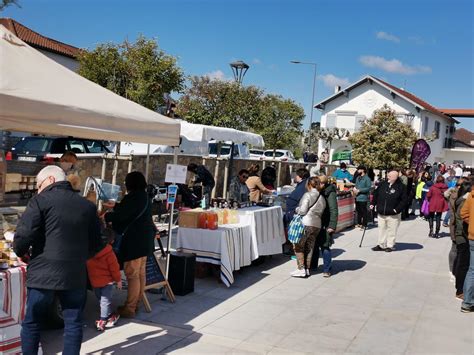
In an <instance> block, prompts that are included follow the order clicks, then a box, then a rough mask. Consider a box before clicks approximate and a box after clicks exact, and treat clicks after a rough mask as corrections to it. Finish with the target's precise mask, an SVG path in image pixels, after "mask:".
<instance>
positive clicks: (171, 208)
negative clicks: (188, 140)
mask: <svg viewBox="0 0 474 355" xmlns="http://www.w3.org/2000/svg"><path fill="white" fill-rule="evenodd" d="M178 149H179V147H174V152H173V164H176V163H177V162H178ZM174 184H175V182H173V185H174ZM173 217H174V203H172V204H171V207H170V222H169V225H168V245H167V248H166V270H165V279H166V280H168V273H169V270H170V255H171V236H172V234H173Z"/></svg>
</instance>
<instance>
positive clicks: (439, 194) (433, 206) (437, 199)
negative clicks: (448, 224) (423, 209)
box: [426, 182, 448, 213]
mask: <svg viewBox="0 0 474 355" xmlns="http://www.w3.org/2000/svg"><path fill="white" fill-rule="evenodd" d="M447 189H448V187H447V186H446V184H444V183H442V182H438V183H436V184H434V185H433V186H431V187H430V190H429V191H428V194H427V195H426V198H427V199H428V201H429V203H430V213H431V212H444V211H447V210H448V202H447V201H446V199H445V198H444V192H445V191H446V190H447Z"/></svg>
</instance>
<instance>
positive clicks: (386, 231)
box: [370, 169, 406, 252]
mask: <svg viewBox="0 0 474 355" xmlns="http://www.w3.org/2000/svg"><path fill="white" fill-rule="evenodd" d="M405 204H406V188H405V185H403V184H402V182H401V181H400V179H399V178H398V171H396V170H393V169H392V170H390V171H389V173H388V174H387V180H386V181H383V182H381V183H380V185H379V186H378V187H377V189H376V190H375V191H374V200H373V202H372V204H371V205H370V209H373V208H374V207H375V208H376V209H377V214H378V217H377V220H378V225H379V240H378V244H377V245H376V246H375V247H373V248H372V250H373V251H386V252H391V251H392V250H393V249H394V246H395V237H396V236H397V231H398V226H399V225H400V220H401V213H402V211H403V209H404V208H405Z"/></svg>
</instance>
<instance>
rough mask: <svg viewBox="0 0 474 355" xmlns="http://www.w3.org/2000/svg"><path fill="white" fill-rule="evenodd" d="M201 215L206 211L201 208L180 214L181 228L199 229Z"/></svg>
mask: <svg viewBox="0 0 474 355" xmlns="http://www.w3.org/2000/svg"><path fill="white" fill-rule="evenodd" d="M201 213H204V211H203V210H202V209H200V208H199V209H198V208H197V209H194V210H188V211H181V212H179V226H180V227H182V228H198V225H199V216H200V215H201Z"/></svg>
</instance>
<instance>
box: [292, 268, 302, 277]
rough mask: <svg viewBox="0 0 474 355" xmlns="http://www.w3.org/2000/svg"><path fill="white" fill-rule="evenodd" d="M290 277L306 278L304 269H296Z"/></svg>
mask: <svg viewBox="0 0 474 355" xmlns="http://www.w3.org/2000/svg"><path fill="white" fill-rule="evenodd" d="M290 275H291V277H306V271H305V270H304V269H298V270H295V271H293V272H292V273H291V274H290Z"/></svg>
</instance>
